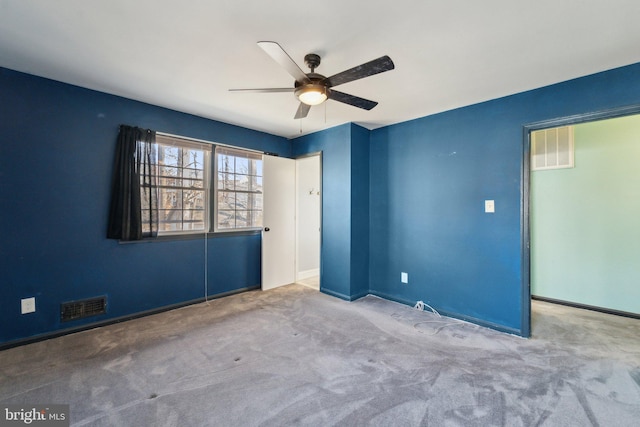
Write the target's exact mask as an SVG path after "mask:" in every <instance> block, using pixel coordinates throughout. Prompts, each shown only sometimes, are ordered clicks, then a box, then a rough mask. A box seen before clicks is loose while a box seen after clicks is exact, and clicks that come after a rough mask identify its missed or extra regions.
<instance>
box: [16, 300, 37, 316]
mask: <svg viewBox="0 0 640 427" xmlns="http://www.w3.org/2000/svg"><path fill="white" fill-rule="evenodd" d="M34 311H36V299H35V298H33V297H32V298H24V299H22V300H20V312H21V314H27V313H33V312H34Z"/></svg>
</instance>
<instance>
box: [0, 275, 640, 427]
mask: <svg viewBox="0 0 640 427" xmlns="http://www.w3.org/2000/svg"><path fill="white" fill-rule="evenodd" d="M533 312H534V315H533V335H534V337H533V338H532V339H529V340H526V339H522V338H518V337H515V336H511V335H507V334H502V333H499V332H495V331H492V330H489V329H486V328H482V327H479V326H476V325H473V324H469V323H465V322H460V321H456V320H453V319H449V318H438V317H437V316H436V315H434V314H432V313H427V312H419V311H417V310H413V309H411V308H410V307H406V306H403V305H400V304H396V303H393V302H389V301H385V300H381V299H378V298H375V297H365V298H362V299H360V300H358V301H355V302H352V303H348V302H344V301H341V300H338V299H336V298H332V297H329V296H327V295H324V294H321V293H319V292H317V291H314V290H312V289H309V288H307V287H304V286H300V285H291V286H286V287H283V288H279V289H274V290H272V291H267V292H260V291H256V292H247V293H243V294H238V295H234V296H231V297H227V298H223V299H219V300H214V301H210V302H209V304H208V305H207V304H198V305H194V306H189V307H185V308H182V309H179V310H174V311H170V312H165V313H161V314H158V315H154V316H149V317H145V318H141V319H137V320H132V321H129V322H125V323H120V324H115V325H111V326H107V327H103V328H98V329H94V330H90V331H85V332H81V333H77V334H73V335H68V336H64V337H60V338H56V339H51V340H48V341H43V342H39V343H35V344H30V345H25V346H22V347H17V348H13V349H9V350H5V351H2V352H0V403H3V404H8V403H19V404H35V403H64V404H70V405H71V406H70V411H71V425H74V426H290V425H309V426H332V425H340V426H361V425H373V426H419V425H425V426H426V425H429V426H482V427H487V426H509V427H511V426H590V425H594V426H615V427H624V426H638V425H640V321H639V320H635V319H628V318H621V317H616V316H611V315H606V314H601V313H595V312H590V311H585V310H579V309H573V308H568V307H562V306H556V305H552V304H547V303H541V302H535V301H534V303H533Z"/></svg>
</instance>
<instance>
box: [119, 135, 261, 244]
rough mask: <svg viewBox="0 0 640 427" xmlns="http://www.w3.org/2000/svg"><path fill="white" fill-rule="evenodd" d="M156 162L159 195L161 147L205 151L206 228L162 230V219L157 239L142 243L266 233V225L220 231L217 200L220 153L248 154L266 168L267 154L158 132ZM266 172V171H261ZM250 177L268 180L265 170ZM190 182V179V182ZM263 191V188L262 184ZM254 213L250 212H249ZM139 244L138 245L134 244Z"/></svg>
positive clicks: (149, 239) (159, 209) (148, 238)
mask: <svg viewBox="0 0 640 427" xmlns="http://www.w3.org/2000/svg"><path fill="white" fill-rule="evenodd" d="M155 145H156V158H155V167H157V168H158V170H157V171H156V173H155V175H156V178H157V179H158V181H157V182H156V185H155V191H157V193H158V195H160V193H161V188H160V187H161V185H160V178H161V176H160V169H159V168H160V167H161V166H160V165H159V157H158V153H159V151H160V149H161V148H160V145H164V146H167V145H169V146H179V147H181V148H193V149H196V150H202V151H203V152H204V160H203V162H204V165H203V169H202V170H203V190H204V193H203V203H204V215H203V218H204V223H205V225H204V228H203V229H199V230H171V231H167V230H161V229H160V228H161V224H162V222H161V221H160V218H158V221H159V222H158V233H157V235H156V236H155V237H153V238H150V237H147V238H144V239H143V240H141V241H147V242H149V241H154V240H158V241H162V240H183V239H193V238H196V237H197V236H202V235H203V234H206V235H209V236H210V237H215V236H219V237H222V236H224V235H227V234H235V235H253V234H255V233H258V232H260V231H261V230H262V224H260V225H256V226H250V227H234V228H219V227H218V223H217V215H218V200H217V191H216V190H217V185H218V175H217V156H216V150H217V149H224V150H228V151H233V152H236V153H239V154H244V156H240V157H245V158H252V157H253V158H254V159H256V160H259V161H260V162H262V165H264V163H263V162H264V152H263V151H259V150H253V149H249V148H242V147H237V146H233V145H227V144H221V143H216V142H212V141H206V140H202V139H196V138H190V137H185V136H180V135H174V134H169V133H164V132H156V141H155ZM261 169H262V168H261ZM249 176H260V177H261V178H262V177H263V176H264V171H263V170H262V175H249ZM187 179H190V178H187ZM260 187H262V184H260ZM261 190H262V188H261ZM255 193H256V194H264V192H263V191H259V192H255ZM158 203H159V206H158V216H160V211H161V210H162V207H161V206H160V204H161V203H162V200H161V198H160V197H158ZM249 210H250V209H249ZM260 211H261V212H264V199H263V202H262V205H261V209H260ZM124 243H132V242H124ZM134 243H135V242H134Z"/></svg>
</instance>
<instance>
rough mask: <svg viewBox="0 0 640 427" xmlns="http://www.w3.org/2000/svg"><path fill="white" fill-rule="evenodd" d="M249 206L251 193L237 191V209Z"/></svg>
mask: <svg viewBox="0 0 640 427" xmlns="http://www.w3.org/2000/svg"><path fill="white" fill-rule="evenodd" d="M248 208H249V195H248V194H247V193H236V209H248Z"/></svg>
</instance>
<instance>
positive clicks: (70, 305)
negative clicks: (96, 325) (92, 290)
mask: <svg viewBox="0 0 640 427" xmlns="http://www.w3.org/2000/svg"><path fill="white" fill-rule="evenodd" d="M106 312H107V297H106V296H102V297H97V298H90V299H85V300H81V301H73V302H65V303H62V304H61V305H60V320H62V321H63V322H67V321H69V320H76V319H83V318H85V317H90V316H97V315H98V314H104V313H106Z"/></svg>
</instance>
